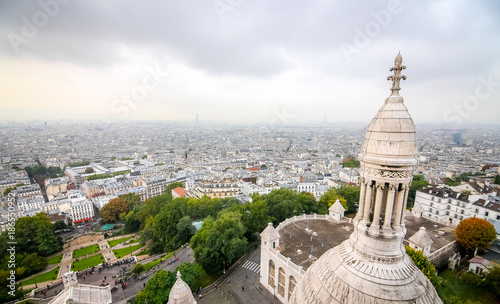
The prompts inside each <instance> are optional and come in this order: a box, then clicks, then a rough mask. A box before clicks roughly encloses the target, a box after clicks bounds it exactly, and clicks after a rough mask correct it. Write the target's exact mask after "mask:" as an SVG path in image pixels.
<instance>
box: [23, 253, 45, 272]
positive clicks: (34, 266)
mask: <svg viewBox="0 0 500 304" xmlns="http://www.w3.org/2000/svg"><path fill="white" fill-rule="evenodd" d="M20 266H21V267H25V268H27V269H29V272H30V273H33V272H37V271H39V270H42V269H44V268H45V267H46V266H47V259H46V258H44V257H41V256H39V255H38V254H37V253H31V254H29V255H27V256H26V257H25V258H24V259H23V260H22V261H21V263H20Z"/></svg>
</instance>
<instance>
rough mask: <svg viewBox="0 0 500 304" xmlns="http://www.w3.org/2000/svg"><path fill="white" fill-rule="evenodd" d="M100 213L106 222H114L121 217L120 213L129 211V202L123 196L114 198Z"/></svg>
mask: <svg viewBox="0 0 500 304" xmlns="http://www.w3.org/2000/svg"><path fill="white" fill-rule="evenodd" d="M100 213H101V216H102V218H103V219H104V220H105V221H106V222H108V223H114V222H116V221H117V220H118V219H119V218H120V214H122V213H128V204H127V202H126V201H124V200H122V199H121V198H113V199H111V200H110V201H109V202H108V203H107V204H106V205H104V207H102V208H101V210H100Z"/></svg>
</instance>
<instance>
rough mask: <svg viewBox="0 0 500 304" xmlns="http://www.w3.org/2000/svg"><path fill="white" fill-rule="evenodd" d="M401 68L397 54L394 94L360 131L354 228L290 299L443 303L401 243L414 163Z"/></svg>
mask: <svg viewBox="0 0 500 304" xmlns="http://www.w3.org/2000/svg"><path fill="white" fill-rule="evenodd" d="M405 68H406V67H405V66H403V65H402V57H401V55H400V54H398V56H397V57H396V60H395V65H394V67H392V68H391V69H390V70H391V71H394V75H391V76H389V77H388V78H387V79H388V80H392V88H391V91H392V93H391V95H390V96H389V97H388V98H387V99H386V100H385V103H384V105H383V106H382V107H381V108H380V110H379V111H378V113H377V115H375V117H374V118H373V120H372V122H371V123H370V125H369V126H368V129H367V131H366V135H365V141H364V142H363V146H362V148H361V153H360V155H359V159H360V162H361V170H360V175H361V179H360V180H361V192H360V199H359V209H358V213H357V215H356V217H355V219H354V232H353V233H352V234H351V236H350V238H349V239H348V240H346V241H344V242H343V243H342V244H340V245H339V246H337V247H335V248H332V249H330V250H329V251H327V252H326V253H325V254H323V256H321V258H320V259H319V260H318V261H316V262H315V263H314V264H313V265H312V266H311V267H309V269H308V270H307V271H306V273H305V274H304V277H303V279H302V281H301V282H300V283H299V284H298V285H297V287H296V288H295V291H294V293H293V295H292V298H291V301H290V303H296V304H303V303H304V304H305V303H377V304H382V303H384V304H385V303H417V304H419V303H429V304H431V303H432V304H436V303H442V302H441V299H440V298H439V296H438V295H437V293H436V290H435V289H434V287H433V286H432V284H431V282H430V281H429V280H428V279H427V277H426V276H425V275H424V274H423V273H422V272H421V271H420V270H419V269H418V268H417V267H416V266H415V265H414V263H413V261H412V260H411V258H410V257H409V256H408V255H407V254H406V251H405V248H404V246H403V238H404V236H405V234H406V229H405V225H404V212H405V209H406V201H407V199H408V190H409V186H410V183H411V181H412V177H413V169H414V167H415V165H416V163H417V161H416V154H417V149H416V131H415V125H414V124H413V120H412V119H411V117H410V114H409V113H408V110H407V109H406V107H405V105H404V104H403V98H402V97H401V96H399V90H400V87H399V83H400V80H401V79H406V76H403V75H401V71H402V70H403V69H405Z"/></svg>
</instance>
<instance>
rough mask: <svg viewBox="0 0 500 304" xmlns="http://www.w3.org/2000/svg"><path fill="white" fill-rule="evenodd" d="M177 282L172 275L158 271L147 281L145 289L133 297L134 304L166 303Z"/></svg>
mask: <svg viewBox="0 0 500 304" xmlns="http://www.w3.org/2000/svg"><path fill="white" fill-rule="evenodd" d="M176 280H177V278H176V276H175V274H174V273H172V272H169V271H165V270H158V271H157V272H156V273H155V274H154V275H153V276H152V277H151V279H149V281H148V283H147V284H146V288H144V289H143V290H141V291H140V292H139V293H138V294H137V296H136V297H135V300H134V303H135V304H146V302H147V303H148V304H163V303H167V302H168V295H169V294H170V290H171V289H172V286H174V284H175V281H176Z"/></svg>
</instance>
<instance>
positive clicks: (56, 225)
mask: <svg viewBox="0 0 500 304" xmlns="http://www.w3.org/2000/svg"><path fill="white" fill-rule="evenodd" d="M66 228H68V225H66V223H65V222H64V221H63V220H57V221H56V222H55V223H54V230H62V229H66Z"/></svg>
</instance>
